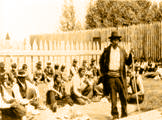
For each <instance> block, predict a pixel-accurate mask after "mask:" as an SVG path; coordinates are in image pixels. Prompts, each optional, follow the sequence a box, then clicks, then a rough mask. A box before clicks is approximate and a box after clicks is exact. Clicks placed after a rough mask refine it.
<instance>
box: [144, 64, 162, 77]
mask: <svg viewBox="0 0 162 120" xmlns="http://www.w3.org/2000/svg"><path fill="white" fill-rule="evenodd" d="M144 77H147V78H153V79H154V80H158V79H161V78H162V68H161V67H160V66H159V65H158V66H157V68H156V71H155V72H147V73H145V75H144Z"/></svg>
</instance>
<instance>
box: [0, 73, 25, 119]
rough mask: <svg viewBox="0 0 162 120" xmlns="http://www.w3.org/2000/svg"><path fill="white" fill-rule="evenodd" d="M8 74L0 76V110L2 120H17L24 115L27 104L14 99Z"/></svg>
mask: <svg viewBox="0 0 162 120" xmlns="http://www.w3.org/2000/svg"><path fill="white" fill-rule="evenodd" d="M8 82H10V81H9V80H8V74H7V73H6V72H5V73H3V74H0V110H1V111H2V120H18V119H22V118H24V117H25V115H26V109H25V105H26V104H27V102H25V101H24V102H23V101H22V100H19V99H16V98H15V97H14V92H13V90H12V87H11V86H9V84H8Z"/></svg>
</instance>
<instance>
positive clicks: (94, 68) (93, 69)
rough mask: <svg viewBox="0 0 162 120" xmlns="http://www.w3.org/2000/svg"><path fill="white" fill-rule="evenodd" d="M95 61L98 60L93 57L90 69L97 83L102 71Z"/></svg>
mask: <svg viewBox="0 0 162 120" xmlns="http://www.w3.org/2000/svg"><path fill="white" fill-rule="evenodd" d="M95 62H96V60H95V59H94V58H92V59H91V63H90V68H89V69H90V71H91V72H92V73H93V78H94V80H95V82H96V83H97V82H98V79H99V77H100V74H101V73H100V70H99V68H98V67H97V66H96V63H95Z"/></svg>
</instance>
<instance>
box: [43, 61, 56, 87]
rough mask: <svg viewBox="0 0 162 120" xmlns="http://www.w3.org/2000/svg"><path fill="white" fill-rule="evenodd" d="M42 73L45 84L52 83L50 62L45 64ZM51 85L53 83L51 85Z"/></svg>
mask: <svg viewBox="0 0 162 120" xmlns="http://www.w3.org/2000/svg"><path fill="white" fill-rule="evenodd" d="M44 73H45V78H46V82H53V74H54V72H53V69H52V67H51V62H47V66H46V68H45V69H44ZM51 84H53V83H51Z"/></svg>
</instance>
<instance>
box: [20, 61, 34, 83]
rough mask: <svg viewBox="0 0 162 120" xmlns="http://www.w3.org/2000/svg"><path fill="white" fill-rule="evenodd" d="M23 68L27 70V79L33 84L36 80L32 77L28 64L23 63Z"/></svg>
mask: <svg viewBox="0 0 162 120" xmlns="http://www.w3.org/2000/svg"><path fill="white" fill-rule="evenodd" d="M22 70H24V71H25V74H26V80H28V81H29V82H31V83H32V84H33V83H34V82H33V81H32V79H31V73H30V72H29V71H28V65H27V64H23V65H22Z"/></svg>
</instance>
